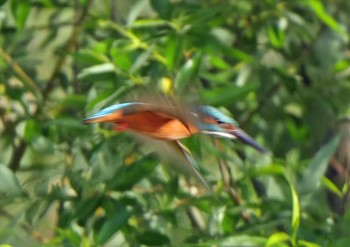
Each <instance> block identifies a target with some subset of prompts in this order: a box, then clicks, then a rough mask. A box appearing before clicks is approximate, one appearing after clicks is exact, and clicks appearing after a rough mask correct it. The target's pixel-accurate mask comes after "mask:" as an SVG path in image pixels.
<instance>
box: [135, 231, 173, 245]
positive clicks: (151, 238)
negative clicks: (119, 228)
mask: <svg viewBox="0 0 350 247" xmlns="http://www.w3.org/2000/svg"><path fill="white" fill-rule="evenodd" d="M137 239H138V240H139V241H140V243H141V244H145V245H149V246H159V245H165V244H170V239H169V238H168V237H167V236H166V235H164V234H161V233H160V232H157V231H146V232H144V233H143V234H141V235H139V236H138V237H137Z"/></svg>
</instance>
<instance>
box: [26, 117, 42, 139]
mask: <svg viewBox="0 0 350 247" xmlns="http://www.w3.org/2000/svg"><path fill="white" fill-rule="evenodd" d="M40 135H41V131H40V126H39V123H38V122H37V120H36V119H29V120H27V122H26V125H25V129H24V136H23V138H24V140H25V141H26V142H30V141H31V140H33V139H34V138H36V137H39V136H40Z"/></svg>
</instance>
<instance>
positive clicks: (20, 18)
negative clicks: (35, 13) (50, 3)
mask: <svg viewBox="0 0 350 247" xmlns="http://www.w3.org/2000/svg"><path fill="white" fill-rule="evenodd" d="M30 9H31V3H30V0H12V1H11V10H12V14H13V16H14V18H15V21H16V26H17V28H18V29H23V28H24V26H25V24H26V21H27V17H28V15H29V12H30Z"/></svg>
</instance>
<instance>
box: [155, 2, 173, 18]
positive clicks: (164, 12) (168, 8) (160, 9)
mask: <svg viewBox="0 0 350 247" xmlns="http://www.w3.org/2000/svg"><path fill="white" fill-rule="evenodd" d="M151 4H152V8H153V9H154V10H155V11H156V12H157V13H158V15H159V17H160V18H163V19H166V20H169V19H170V18H171V13H172V11H173V9H174V6H173V5H172V4H171V3H170V1H168V0H162V1H159V0H151Z"/></svg>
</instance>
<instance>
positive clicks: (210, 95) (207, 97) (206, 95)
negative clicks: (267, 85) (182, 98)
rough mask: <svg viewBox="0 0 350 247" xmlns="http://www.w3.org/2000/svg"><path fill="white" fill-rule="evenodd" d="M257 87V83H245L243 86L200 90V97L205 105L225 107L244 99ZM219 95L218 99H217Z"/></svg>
mask: <svg viewBox="0 0 350 247" xmlns="http://www.w3.org/2000/svg"><path fill="white" fill-rule="evenodd" d="M258 87H259V84H257V83H247V84H246V85H244V86H241V87H239V86H236V85H228V86H224V87H217V88H213V89H210V90H201V91H200V92H199V94H200V97H201V98H202V99H203V101H204V102H205V103H206V104H209V105H213V106H225V105H229V104H232V103H233V102H235V101H237V100H239V99H241V98H244V97H245V96H247V95H248V94H249V93H250V92H252V91H255V90H256V89H257V88H258ZM218 95H220V97H218Z"/></svg>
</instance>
